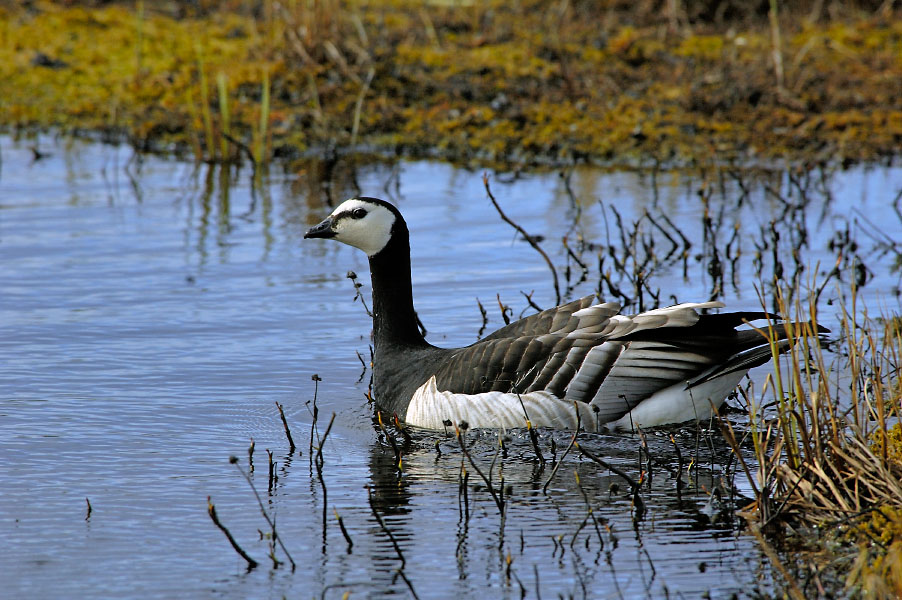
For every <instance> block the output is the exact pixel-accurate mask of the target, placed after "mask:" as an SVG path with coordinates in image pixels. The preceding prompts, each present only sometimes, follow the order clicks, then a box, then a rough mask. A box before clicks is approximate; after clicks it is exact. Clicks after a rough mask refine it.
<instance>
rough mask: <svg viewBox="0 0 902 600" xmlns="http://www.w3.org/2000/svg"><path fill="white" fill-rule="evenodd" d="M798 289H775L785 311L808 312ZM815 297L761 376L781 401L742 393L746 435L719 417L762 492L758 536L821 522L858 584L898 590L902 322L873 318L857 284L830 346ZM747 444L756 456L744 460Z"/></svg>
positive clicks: (755, 506)
mask: <svg viewBox="0 0 902 600" xmlns="http://www.w3.org/2000/svg"><path fill="white" fill-rule="evenodd" d="M793 292H794V293H793V294H792V297H794V298H796V300H795V301H788V300H787V295H786V294H783V293H778V304H779V308H780V310H781V312H782V314H784V315H791V314H796V315H799V314H802V310H801V308H802V306H801V301H800V300H798V298H799V297H800V296H801V295H800V294H799V293H797V292H798V290H797V289H796V290H793ZM811 297H812V300H811V301H810V302H809V305H808V306H807V313H808V314H809V315H811V317H810V318H811V321H810V322H808V323H802V324H797V326H796V327H795V330H794V331H793V332H792V336H793V338H794V340H795V343H794V344H793V346H792V348H791V349H790V350H789V351H788V352H787V353H786V354H785V355H783V356H779V357H778V356H777V354H776V346H774V348H775V352H774V360H773V364H774V373H773V375H772V376H769V377H768V380H767V382H766V384H765V385H766V387H767V388H768V392H770V393H772V395H773V398H774V399H775V400H774V401H773V402H771V403H767V404H765V403H763V402H759V401H757V400H756V399H755V398H753V397H750V396H751V395H749V394H746V401H747V402H748V404H749V412H750V417H751V418H750V427H749V430H748V432H747V433H746V435H745V436H740V434H739V433H738V432H737V431H735V430H734V429H733V428H732V426H731V425H730V424H729V423H727V422H725V421H724V423H723V428H724V434H725V436H726V438H727V440H728V442H729V443H730V444H731V445H732V446H733V448H734V451H735V452H736V455H737V456H739V457H740V461H741V464H742V468H743V469H744V471H745V474H746V476H747V477H748V480H749V483H750V484H751V487H752V489H753V491H754V495H755V500H754V502H753V503H752V504H750V505H749V506H748V507H746V509H745V510H744V511H743V513H742V514H743V516H744V517H745V518H746V519H747V520H748V521H749V525H750V527H751V528H752V530H753V531H754V532H755V533H756V535H758V537H759V540H761V541H762V544H767V542H766V541H765V538H766V535H767V534H768V533H774V532H776V531H781V530H783V529H784V528H785V526H792V527H794V528H800V527H801V528H805V527H808V528H817V529H818V530H819V531H820V532H822V534H823V535H827V536H829V537H831V538H832V541H834V542H838V543H837V544H833V545H832V547H833V548H838V549H839V550H834V552H837V553H839V554H840V555H841V556H834V557H832V558H831V560H834V561H836V560H839V561H845V562H847V563H849V567H850V568H849V569H848V575H847V577H846V582H845V583H846V586H847V588H849V591H850V592H851V593H853V594H861V595H864V596H866V597H875V598H898V597H902V424H900V416H902V411H900V401H902V377H900V372H899V367H900V360H899V359H900V355H902V320H900V319H899V317H897V316H886V317H882V318H872V317H870V316H869V315H868V313H867V310H865V309H864V308H863V307H861V306H859V304H858V302H857V299H856V295H855V290H852V295H851V297H850V299H849V300H848V302H847V303H845V304H841V305H840V318H839V321H840V331H838V332H836V334H837V335H836V338H835V340H836V341H834V342H831V345H832V348H831V350H832V353H828V352H826V350H825V348H824V345H825V344H826V342H825V339H824V338H823V337H819V336H818V335H817V331H818V327H817V310H816V300H815V298H816V294H812V295H811ZM763 333H765V334H766V333H767V331H763ZM771 339H773V336H771ZM828 356H832V357H833V358H832V359H831V360H830V361H829V362H828ZM769 396H770V394H768V397H769ZM741 437H742V439H740V438H741ZM746 444H749V445H750V446H751V448H752V449H753V450H754V456H755V460H754V462H753V461H750V460H748V459H745V460H743V459H742V458H741V457H742V452H740V446H743V445H746ZM762 534H763V535H762ZM769 556H771V559H772V560H774V559H775V558H776V554H774V553H770V554H769ZM779 568H780V570H781V571H782V572H784V574H785V575H788V572H787V571H786V570H785V569H784V568H783V567H782V565H779ZM789 583H790V587H791V588H793V590H794V591H795V592H796V593H795V594H793V595H797V594H798V593H799V589H798V587H795V585H794V583H793V582H791V581H790V582H789Z"/></svg>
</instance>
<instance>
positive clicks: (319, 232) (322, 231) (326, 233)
mask: <svg viewBox="0 0 902 600" xmlns="http://www.w3.org/2000/svg"><path fill="white" fill-rule="evenodd" d="M330 237H335V232H334V231H333V230H332V217H327V218H325V219H323V221H322V223H320V224H319V225H314V226H313V227H311V228H310V229H308V230H307V233H305V234H304V239H307V238H330Z"/></svg>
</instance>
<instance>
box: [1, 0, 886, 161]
mask: <svg viewBox="0 0 902 600" xmlns="http://www.w3.org/2000/svg"><path fill="white" fill-rule="evenodd" d="M96 4H97V6H94V5H91V6H82V5H79V6H70V5H69V3H51V2H29V3H27V4H25V3H19V2H7V3H6V4H0V121H2V123H0V125H2V127H4V128H6V129H7V130H22V129H25V130H28V129H33V128H41V129H43V128H55V129H58V130H62V131H76V132H92V133H100V134H102V135H103V136H106V137H108V138H112V139H126V140H128V141H129V142H130V143H131V144H133V145H134V146H136V147H138V148H141V149H152V150H153V149H167V150H171V149H175V150H178V151H180V152H185V153H192V154H194V155H195V156H196V157H197V158H198V159H202V160H223V159H226V160H228V159H234V158H236V157H248V156H254V157H255V159H256V160H258V161H266V160H268V159H270V158H272V157H273V156H275V157H292V156H297V155H300V154H302V153H305V152H316V153H321V152H322V151H323V150H324V149H327V150H333V149H334V150H343V149H347V148H359V149H362V150H365V151H378V152H382V153H391V154H394V153H401V154H405V155H412V156H438V157H441V158H444V159H449V160H452V161H457V162H462V163H469V164H499V163H514V164H532V163H567V162H571V161H595V162H603V163H613V164H624V163H635V162H637V161H644V162H681V163H686V162H692V161H700V160H709V159H711V158H717V159H718V160H721V161H732V160H737V161H748V160H752V161H761V160H770V159H778V158H785V157H787V156H788V157H790V158H792V159H794V160H804V161H828V160H873V159H879V158H881V157H885V156H891V155H892V154H893V153H895V152H896V151H897V150H898V148H899V147H900V144H902V106H900V105H899V103H898V98H900V97H902V61H900V60H899V56H900V53H902V20H900V19H899V18H898V17H899V12H898V11H896V12H893V11H892V10H891V8H889V7H891V3H883V4H882V5H879V4H878V5H875V6H882V7H883V8H882V9H879V8H875V7H867V6H864V7H861V6H859V7H856V8H843V9H837V5H836V3H827V4H828V5H829V7H828V8H829V10H828V8H823V7H821V8H820V9H819V10H815V9H809V7H807V6H806V7H805V9H799V8H798V7H796V8H795V9H794V10H795V12H789V10H782V11H781V7H782V3H778V2H773V3H770V4H768V3H759V4H762V6H763V7H764V10H762V7H761V6H755V7H754V8H753V9H747V11H748V12H746V13H737V10H739V9H738V8H737V6H734V5H733V4H735V3H733V4H731V3H718V2H709V3H703V4H702V6H703V7H706V9H707V10H708V12H707V13H704V14H701V13H700V12H699V10H700V9H699V10H697V11H696V12H694V13H689V12H688V10H687V9H686V8H685V7H684V6H683V3H680V2H677V3H660V6H658V4H657V3H654V2H645V3H640V4H639V5H638V7H632V8H625V7H623V6H620V5H618V4H617V3H614V2H592V3H590V2H575V1H574V2H537V1H534V0H521V1H520V2H501V1H495V2H485V3H484V2H445V1H439V0H433V1H431V2H413V1H406V0H373V1H366V2H365V1H362V0H359V1H358V0H343V1H340V0H310V1H291V2H278V3H277V2H272V1H270V0H264V1H262V2H255V3H247V2H237V1H235V2H226V3H220V8H218V9H216V10H212V9H211V10H203V9H202V7H203V6H204V5H205V3H199V5H200V7H201V8H198V7H197V6H198V5H197V4H195V3H192V4H191V5H190V6H189V5H188V3H165V4H163V3H150V2H135V3H123V4H119V3H115V4H107V3H96ZM814 4H817V3H814ZM692 6H694V7H695V6H697V5H696V4H693V5H692ZM750 6H751V5H750ZM768 6H770V9H769V10H768V8H767V7H768ZM794 6H796V5H794ZM774 7H776V9H777V11H776V13H774V12H773V8H774ZM769 17H773V18H769Z"/></svg>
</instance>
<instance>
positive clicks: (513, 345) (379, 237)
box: [304, 197, 790, 430]
mask: <svg viewBox="0 0 902 600" xmlns="http://www.w3.org/2000/svg"><path fill="white" fill-rule="evenodd" d="M304 237H305V238H332V239H335V240H337V241H339V242H343V243H345V244H349V245H351V246H355V247H357V248H359V249H361V250H363V251H364V252H365V253H366V254H367V256H368V257H369V263H370V272H371V276H372V285H373V290H372V291H373V309H372V312H373V336H374V356H373V392H374V397H375V401H376V403H377V405H378V406H379V408H381V409H382V410H385V411H387V412H390V413H394V414H396V415H398V416H399V417H401V418H402V419H404V420H405V421H406V422H407V423H408V424H410V425H415V426H420V427H425V428H430V429H441V428H442V424H443V422H445V421H446V420H451V421H453V422H462V421H466V422H467V423H469V425H470V426H471V427H505V428H506V427H522V426H525V425H526V419H527V418H528V419H529V420H530V422H531V423H532V425H534V426H545V427H556V428H574V427H575V426H576V424H577V418H576V410H579V411H580V420H581V423H582V425H583V426H585V428H586V429H588V430H595V429H598V428H600V427H607V428H612V429H626V430H629V429H632V428H633V427H635V426H642V427H650V426H655V425H663V424H668V423H681V422H684V421H691V420H702V419H707V418H709V417H710V416H711V415H712V414H713V410H714V407H719V406H720V405H721V404H722V403H723V401H724V399H725V398H726V396H727V395H728V394H729V393H730V392H731V391H732V390H733V389H734V388H735V386H736V384H737V383H738V382H739V380H740V379H741V378H742V377H743V376H744V375H745V374H746V372H747V371H748V370H749V369H750V368H752V367H755V366H757V365H760V364H763V363H765V362H767V361H768V360H769V359H770V358H771V347H770V343H769V342H768V339H767V338H766V337H765V336H763V335H762V334H761V332H759V331H756V330H754V329H749V328H746V329H736V328H737V326H739V325H742V324H743V323H744V322H746V321H751V320H754V319H762V318H765V317H766V316H767V314H766V313H762V312H734V313H723V314H699V313H698V312H697V310H698V309H707V308H722V307H723V306H724V304H723V303H721V302H696V303H688V304H679V305H676V306H669V307H666V308H658V309H655V310H650V311H647V312H643V313H639V314H637V315H631V316H627V315H621V314H619V310H620V305H618V304H616V303H614V302H605V303H601V304H594V303H593V301H594V297H593V296H588V297H585V298H581V299H579V300H574V301H573V302H569V303H567V304H564V305H561V306H558V307H555V308H550V309H548V310H544V311H542V312H539V313H537V314H534V315H531V316H529V317H526V318H524V319H520V320H519V321H516V322H513V323H510V324H509V325H506V326H505V327H502V328H501V329H499V330H498V331H496V332H494V333H492V334H491V335H488V336H486V337H485V338H483V339H481V340H479V341H478V342H476V343H475V344H472V345H470V346H467V347H465V348H448V349H446V348H437V347H435V346H433V345H431V344H429V343H428V342H427V341H426V340H425V339H424V338H423V336H422V335H421V333H420V330H419V328H418V327H417V317H416V314H415V313H414V308H413V294H412V289H411V279H410V241H409V233H408V229H407V224H406V223H405V221H404V218H403V217H402V216H401V213H400V212H399V211H398V209H397V208H396V207H395V206H393V205H392V204H390V203H388V202H386V201H384V200H379V199H376V198H367V197H358V198H352V199H350V200H347V201H345V202H343V203H342V204H341V205H340V206H338V208H336V209H335V210H334V211H333V212H332V214H331V215H329V216H328V217H327V218H326V219H325V220H323V221H322V222H321V223H319V224H318V225H316V226H314V227H312V228H310V229H309V230H308V231H307V233H306V234H305V235H304ZM773 330H774V333H775V336H776V338H777V340H778V341H777V349H778V350H785V349H786V348H788V347H789V345H790V342H789V340H787V339H786V331H785V329H784V327H783V326H781V325H776V326H775V327H774V329H773Z"/></svg>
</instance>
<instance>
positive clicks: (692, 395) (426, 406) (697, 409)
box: [405, 371, 745, 431]
mask: <svg viewBox="0 0 902 600" xmlns="http://www.w3.org/2000/svg"><path fill="white" fill-rule="evenodd" d="M744 375H745V371H739V372H735V373H728V374H726V375H722V376H720V377H717V378H714V379H711V380H709V381H705V382H703V383H700V384H697V385H695V386H693V387H691V388H689V387H688V386H687V384H686V382H680V383H677V384H674V385H672V386H670V387H667V388H664V389H663V390H660V391H658V392H656V393H654V394H652V395H651V396H649V397H648V398H646V399H645V400H643V401H642V402H640V403H639V404H638V405H637V406H636V407H635V408H634V409H633V410H632V411H630V412H629V413H627V414H626V415H624V416H623V417H621V418H620V419H617V420H615V421H611V422H608V423H597V422H596V413H595V411H593V410H592V406H591V405H589V404H586V403H583V402H575V403H574V402H567V401H565V400H561V399H560V398H558V397H556V396H554V395H553V394H550V393H548V392H544V391H536V392H529V393H526V394H511V393H504V392H484V393H481V394H456V393H454V392H445V391H439V390H438V387H437V386H436V382H435V377H432V378H430V379H429V381H427V382H426V383H424V384H423V385H422V386H420V387H419V388H418V389H417V390H416V392H414V395H413V398H412V399H411V401H410V405H409V406H408V408H407V414H406V416H405V421H407V423H408V424H410V425H414V426H417V427H424V428H426V429H442V428H443V426H444V425H443V422H444V421H445V420H450V421H451V422H452V423H455V424H458V423H460V422H461V421H466V422H467V423H468V424H469V426H470V427H484V428H515V427H525V426H526V418H527V417H526V416H527V415H528V416H529V421H530V422H531V423H532V425H533V426H534V427H551V428H555V429H575V428H576V423H577V417H576V411H577V410H579V414H580V421H581V427H582V428H583V429H585V430H586V431H597V430H600V429H616V430H627V431H629V430H632V429H634V428H635V427H637V426H638V427H643V428H645V427H655V426H658V425H666V424H671V423H683V422H686V421H702V420H707V419H709V418H711V416H712V415H713V411H714V408H715V407H720V405H721V404H722V403H723V401H724V399H725V398H726V396H727V394H729V393H730V392H731V391H732V390H733V388H735V387H736V384H738V383H739V381H740V380H741V379H742V377H743V376H744ZM524 409H525V412H524Z"/></svg>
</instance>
